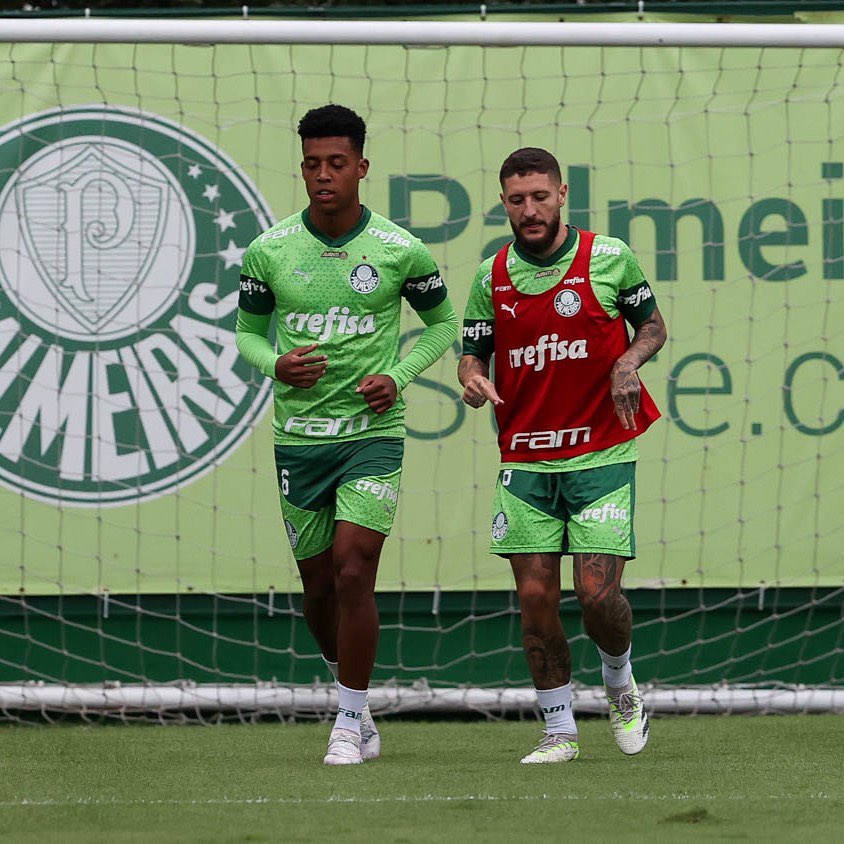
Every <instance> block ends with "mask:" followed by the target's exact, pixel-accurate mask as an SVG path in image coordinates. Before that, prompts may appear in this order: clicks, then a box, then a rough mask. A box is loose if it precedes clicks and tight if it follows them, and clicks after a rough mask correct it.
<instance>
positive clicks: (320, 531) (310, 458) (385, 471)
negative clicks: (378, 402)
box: [275, 437, 404, 560]
mask: <svg viewBox="0 0 844 844" xmlns="http://www.w3.org/2000/svg"><path fill="white" fill-rule="evenodd" d="M403 457H404V440H403V439H401V438H399V437H370V438H369V439H364V440H352V441H351V442H342V443H327V444H324V445H277V446H276V447H275V465H276V473H277V475H278V492H279V499H280V501H281V513H282V516H283V517H284V527H285V528H286V529H287V538H288V539H289V540H290V547H291V548H292V549H293V556H294V557H295V558H296V559H297V560H306V559H307V558H308V557H313V556H315V555H316V554H320V553H322V552H323V551H325V549H326V548H329V547H330V546H331V544H332V543H333V542H334V525H335V522H337V521H345V522H353V523H354V524H356V525H361V526H362V527H365V528H370V529H371V530H375V531H378V532H379V533H383V534H384V535H385V536H387V535H389V533H390V530H391V528H392V527H393V520H394V519H395V515H396V504H397V503H398V497H399V485H400V483H401V466H402V458H403Z"/></svg>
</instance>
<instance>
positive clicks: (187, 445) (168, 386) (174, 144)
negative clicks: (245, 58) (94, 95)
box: [0, 105, 270, 506]
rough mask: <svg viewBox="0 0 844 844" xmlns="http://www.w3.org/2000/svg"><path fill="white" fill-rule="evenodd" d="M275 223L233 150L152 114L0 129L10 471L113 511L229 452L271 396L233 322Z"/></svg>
mask: <svg viewBox="0 0 844 844" xmlns="http://www.w3.org/2000/svg"><path fill="white" fill-rule="evenodd" d="M269 224H270V211H269V209H268V207H267V205H266V203H265V202H264V200H263V198H262V197H261V196H260V194H259V193H258V192H257V190H256V189H255V187H254V186H252V184H251V183H250V181H249V180H248V178H247V177H246V176H245V175H244V174H243V173H241V172H240V170H239V168H238V167H237V165H236V164H235V163H234V162H233V161H232V160H231V159H229V158H228V157H227V156H225V155H223V154H222V153H221V152H220V151H219V150H217V149H216V148H215V147H214V146H213V145H212V144H210V143H208V142H207V141H206V140H204V139H203V138H202V137H201V136H199V135H197V134H196V133H195V132H193V131H191V130H189V129H187V128H185V127H184V126H180V125H177V124H175V123H172V122H170V121H168V120H165V119H163V118H161V117H158V116H156V115H153V114H149V113H144V112H139V111H134V110H131V109H118V108H111V107H109V106H102V105H94V106H90V107H86V106H80V107H74V108H67V109H53V110H50V111H46V112H41V113H39V114H33V115H29V116H27V117H25V118H23V119H21V120H18V121H16V122H14V123H12V124H9V125H7V126H5V127H3V128H2V129H0V483H2V484H4V485H5V486H7V487H10V488H12V489H14V490H16V491H20V492H22V493H24V494H25V495H27V496H30V497H33V498H36V499H40V500H45V501H51V502H61V503H62V504H69V505H78V506H94V505H96V506H107V505H119V504H125V503H129V502H135V501H138V500H143V499H146V498H151V497H156V496H159V495H162V494H164V493H166V492H168V491H172V490H173V489H176V488H178V487H179V486H181V485H184V484H185V483H187V482H189V481H192V480H194V479H196V478H197V477H199V476H200V475H202V474H204V473H205V472H207V471H209V470H210V469H212V468H213V467H215V466H217V465H219V464H220V462H221V461H223V460H224V459H225V457H226V455H227V454H228V453H229V452H230V451H231V450H232V449H233V448H234V447H235V446H236V445H237V444H238V443H239V442H240V441H241V440H242V438H243V436H244V434H245V433H246V432H247V431H248V430H249V429H250V428H251V427H252V426H253V424H254V422H255V420H256V418H257V416H258V415H259V414H260V413H261V412H262V411H263V410H264V409H265V408H266V406H267V401H266V399H267V397H268V394H269V388H270V382H269V381H264V380H263V379H258V378H256V377H255V376H254V375H253V372H252V370H251V368H250V367H249V366H248V364H246V363H245V362H244V361H242V360H240V359H239V357H238V355H237V351H236V348H235V344H234V332H233V327H234V317H235V313H236V310H237V297H238V292H237V291H238V276H239V266H240V262H241V259H242V256H243V253H244V251H245V249H246V246H247V245H248V244H249V242H250V241H251V240H252V239H253V238H254V237H256V236H257V235H258V234H259V233H260V232H261V231H263V230H264V229H266V228H267V227H268V226H269Z"/></svg>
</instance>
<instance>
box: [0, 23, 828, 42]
mask: <svg viewBox="0 0 844 844" xmlns="http://www.w3.org/2000/svg"><path fill="white" fill-rule="evenodd" d="M36 41H37V42H45V41H53V42H83V43H88V42H107V43H156V42H158V43H182V44H370V45H372V44H394V45H396V44H397V45H405V46H446V45H473V46H487V47H517V46H524V45H525V44H530V45H533V46H537V47H565V46H568V47H625V46H626V47H796V48H809V47H811V48H816V47H844V25H842V24H717V23H715V24H711V23H646V22H642V23H565V22H553V21H550V22H547V23H537V22H500V21H496V22H490V23H487V22H478V21H453V22H443V21H267V20H263V21H259V20H210V21H191V20H141V19H120V20H100V19H92V18H85V19H73V20H32V21H28V20H10V21H4V22H3V24H2V26H0V42H36Z"/></svg>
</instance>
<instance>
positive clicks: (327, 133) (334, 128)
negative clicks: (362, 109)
mask: <svg viewBox="0 0 844 844" xmlns="http://www.w3.org/2000/svg"><path fill="white" fill-rule="evenodd" d="M299 137H300V138H301V139H302V140H303V141H306V140H308V139H309V138H348V139H349V141H350V142H351V145H352V147H353V149H355V151H356V152H358V153H360V155H363V144H364V141H365V140H366V123H364V122H363V118H362V117H361V116H360V115H359V114H357V113H356V112H354V111H352V110H351V109H350V108H346V106H341V105H335V104H334V103H330V104H329V105H324V106H320V107H319V108H312V109H311V110H310V111H309V112H308V113H307V114H306V115H305V116H304V117H303V118H302V119H301V120H300V121H299Z"/></svg>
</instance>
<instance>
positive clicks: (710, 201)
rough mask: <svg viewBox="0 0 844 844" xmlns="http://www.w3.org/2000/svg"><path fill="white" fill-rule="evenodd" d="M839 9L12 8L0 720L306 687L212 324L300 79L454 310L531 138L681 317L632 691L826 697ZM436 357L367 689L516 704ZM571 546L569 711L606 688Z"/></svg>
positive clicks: (284, 191) (422, 402)
mask: <svg viewBox="0 0 844 844" xmlns="http://www.w3.org/2000/svg"><path fill="white" fill-rule="evenodd" d="M842 29H844V27H842V26H839V25H836V24H829V25H826V26H814V25H793V26H783V25H765V26H741V25H735V26H710V25H706V24H696V25H691V26H688V25H659V24H637V25H614V24H580V25H571V24H560V23H546V24H537V23H534V24H520V23H499V22H496V23H485V24H468V23H449V24H443V25H439V24H433V23H429V24H423V23H401V24H399V23H385V22H370V23H366V24H359V23H357V24H356V23H345V24H332V23H329V22H324V21H321V22H319V23H316V24H306V23H301V22H286V23H274V22H266V21H264V22H259V21H236V22H235V21H198V22H195V23H190V22H184V21H170V22H154V21H143V22H135V21H99V22H98V21H93V20H91V21H35V22H22V21H6V22H4V29H3V31H0V38H2V39H3V43H0V75H2V78H3V79H4V80H5V82H4V85H3V86H2V88H0V123H2V129H0V548H2V562H3V565H2V568H0V710H1V711H2V712H3V713H4V714H5V716H6V717H10V718H18V717H24V715H25V713H26V711H27V710H36V711H40V712H42V713H44V714H45V715H46V716H49V717H52V716H53V715H55V714H56V713H60V712H63V711H74V712H82V713H95V714H98V715H99V714H102V713H105V714H108V715H114V716H115V717H122V718H132V717H140V718H171V717H173V718H186V717H190V718H209V717H229V716H231V717H241V718H246V717H252V716H255V715H260V714H264V713H277V714H279V715H281V716H283V717H288V716H290V715H305V714H312V715H314V714H315V715H321V714H324V713H325V712H326V711H328V709H329V708H330V707H331V705H332V703H333V687H332V686H331V685H330V683H329V675H328V674H327V672H326V670H325V666H324V665H323V662H322V660H321V658H320V655H319V652H318V650H317V648H316V645H315V644H314V642H313V640H312V638H311V637H310V635H309V633H308V631H307V629H306V626H305V624H304V621H303V618H302V612H301V585H300V581H299V579H298V576H297V573H296V567H295V565H294V562H293V558H292V556H291V553H290V550H289V547H288V545H287V540H286V536H285V533H284V529H283V525H282V522H281V519H280V516H279V512H278V498H277V488H276V478H275V471H274V464H273V459H272V442H271V430H270V413H271V411H270V400H269V396H270V384H269V382H268V381H267V380H266V379H263V378H262V377H261V376H259V375H257V374H256V373H255V372H253V371H251V370H250V368H249V367H248V366H247V365H246V364H245V363H244V362H243V361H241V360H240V359H239V358H238V356H237V353H236V350H235V346H234V333H233V331H234V318H235V312H236V307H237V286H238V284H237V283H238V274H239V269H240V262H241V259H242V256H243V252H244V250H245V248H246V246H247V244H248V243H249V242H250V241H251V240H252V239H253V238H254V237H255V236H256V235H257V234H258V233H260V232H261V231H262V230H263V229H265V228H266V227H268V226H269V225H270V224H271V223H272V222H274V221H275V220H276V219H279V218H281V217H283V216H286V215H287V214H289V213H291V212H292V211H294V210H296V209H299V208H302V207H304V206H305V205H306V196H305V192H304V189H303V186H302V183H301V178H300V175H299V161H300V155H301V150H300V147H299V141H298V138H297V135H296V131H295V130H296V125H297V122H298V120H299V118H300V117H301V116H302V115H303V114H304V112H305V111H306V110H308V109H309V108H311V107H314V106H318V105H321V104H324V103H326V102H339V103H343V104H346V105H349V106H351V107H353V108H354V109H356V110H357V111H358V112H359V113H360V114H361V115H362V116H363V117H364V118H365V120H366V121H367V124H368V127H369V138H368V142H367V143H368V147H367V154H368V157H369V158H370V160H371V162H372V166H371V169H370V173H369V176H368V178H367V179H366V180H365V182H364V183H363V191H364V201H365V203H366V204H367V205H368V206H370V207H372V208H373V209H376V210H378V211H379V212H381V213H384V214H385V215H387V216H389V217H391V218H392V219H394V220H396V221H397V222H399V223H401V224H402V225H404V226H406V227H407V228H409V229H410V230H411V231H412V232H413V233H415V234H417V235H418V236H420V237H421V238H422V239H423V240H424V241H425V242H426V243H427V244H428V245H429V247H430V248H431V250H432V252H433V254H434V255H435V257H436V259H437V261H438V263H439V266H440V268H441V270H442V272H443V275H444V277H445V279H446V282H447V284H448V287H449V291H450V294H451V296H452V299H453V301H454V303H455V306H456V307H457V309H458V311H459V312H461V313H462V309H463V306H464V304H465V301H466V296H467V294H468V290H469V285H470V282H471V279H472V277H473V274H474V271H475V269H476V267H477V264H478V262H479V260H480V259H481V258H482V257H485V256H487V255H489V254H491V252H492V250H494V249H495V248H496V247H497V246H498V245H500V244H502V243H503V242H505V241H506V240H507V239H508V238H509V236H510V231H509V227H508V225H507V220H506V216H505V215H504V213H503V211H502V209H501V206H500V203H499V199H498V193H499V186H498V184H497V172H498V168H499V166H500V163H501V161H502V160H503V159H504V157H505V156H506V155H507V154H508V153H509V152H511V151H512V150H514V149H516V148H518V147H521V146H542V147H546V148H547V149H549V150H552V151H554V152H555V153H556V154H557V155H558V157H559V159H560V160H561V162H562V163H563V165H564V177H565V179H566V181H567V182H568V184H569V203H568V209H567V211H568V221H569V222H571V223H573V224H575V225H577V226H580V227H583V228H589V229H593V230H596V231H600V232H604V233H608V234H611V235H613V236H616V237H620V238H622V239H624V240H626V241H628V242H629V243H630V244H631V246H632V247H633V249H634V251H635V253H636V254H637V256H638V257H639V259H640V262H641V264H642V266H643V268H644V269H645V273H646V276H647V277H648V279H649V280H650V282H651V285H652V287H653V289H654V291H655V294H656V296H657V300H658V302H659V305H660V308H661V310H662V313H663V314H664V316H665V319H666V322H667V325H668V328H669V341H668V343H667V345H666V347H665V348H664V349H663V350H662V351H661V352H660V353H659V355H658V356H657V357H656V358H655V359H654V360H653V361H651V362H649V363H648V364H647V366H646V367H645V369H644V372H643V378H644V380H645V382H646V383H647V384H648V386H649V389H650V391H651V392H652V394H653V395H654V397H655V398H656V400H657V403H658V404H659V406H660V408H661V410H662V412H663V416H664V418H663V419H662V420H661V421H660V422H659V423H658V424H657V425H655V426H654V427H653V428H652V429H651V431H649V432H648V434H647V435H646V436H644V437H643V438H642V440H641V453H642V458H641V461H640V464H639V470H638V484H637V487H638V493H637V500H636V518H637V540H638V543H637V544H638V558H637V559H636V560H635V562H631V563H630V564H629V565H628V567H627V571H626V575H625V587H626V590H627V595H628V597H629V599H630V601H631V604H632V606H633V611H634V635H633V661H634V666H635V670H636V674H637V679H638V680H639V683H640V685H642V686H644V687H645V688H647V689H648V699H649V704H650V706H651V708H652V709H654V710H656V711H666V712H673V711H691V712H699V711H745V710H756V711H780V710H790V711H805V710H814V709H825V710H830V709H838V710H841V709H842V708H844V701H842V692H841V688H840V684H841V678H842V644H843V643H842V635H844V634H842V631H844V625H842V609H841V608H842V603H843V602H842V598H844V588H842V584H843V583H844V563H842V560H844V557H842V553H841V547H842V544H844V520H842V519H841V517H840V513H839V511H840V509H841V501H842V477H844V449H842V447H841V444H842V425H843V424H844V410H842V407H844V403H842V402H844V386H842V385H844V343H843V342H842V340H844V330H843V329H842V326H843V325H844V311H842V307H844V295H842V291H844V141H842V139H844V107H842V106H844V103H842V98H844V75H843V74H842V55H844V53H842V47H844V35H842ZM405 317H406V321H405V328H404V332H405V333H404V335H403V338H402V343H403V348H405V349H406V348H407V345H408V344H409V343H411V342H412V340H413V338H414V337H415V336H416V334H417V333H418V332H419V330H420V324H419V322H418V319H416V317H415V316H414V315H413V314H412V312H410V311H408V313H407V314H406V315H405ZM458 356H459V348H458V347H457V346H456V345H455V347H454V349H453V350H452V351H451V352H450V353H448V354H446V356H445V358H444V359H443V360H442V361H441V362H440V363H438V364H437V365H435V366H434V367H433V368H432V369H430V370H429V371H427V372H425V373H424V374H423V376H422V377H420V378H419V379H418V380H417V381H416V382H415V383H414V384H413V385H412V386H410V387H409V388H408V389H407V391H406V393H405V398H406V400H407V404H408V419H407V422H408V443H407V450H406V455H407V457H406V463H405V471H404V477H403V490H402V495H401V499H400V507H399V515H398V519H397V523H396V526H395V530H394V534H393V536H392V537H391V538H390V539H389V540H388V542H387V544H386V546H385V551H384V554H383V559H382V563H381V567H380V571H379V579H378V590H379V593H378V601H379V608H380V612H381V620H382V635H381V640H380V644H379V650H378V656H377V664H376V669H375V674H374V677H373V689H372V702H373V709H374V710H375V711H376V712H377V711H382V712H384V711H390V712H394V711H428V712H432V711H439V710H454V709H465V710H477V711H482V712H485V713H487V714H497V713H506V712H513V711H519V712H521V711H524V712H529V711H531V710H532V709H533V706H534V702H533V695H532V692H531V689H530V678H529V674H528V672H527V668H526V665H525V661H524V658H523V656H522V653H521V643H520V634H519V615H518V606H517V602H516V600H515V597H514V594H513V591H512V582H511V576H510V573H509V568H508V566H507V563H506V561H504V560H502V559H499V558H497V557H494V556H492V555H490V554H489V553H488V541H489V533H490V519H491V511H490V507H491V496H492V488H493V483H494V479H495V475H496V470H497V450H496V445H495V437H494V430H493V425H492V418H491V415H490V414H489V413H488V412H486V411H484V412H479V413H469V412H467V411H466V409H465V408H464V407H463V405H462V404H461V402H460V401H459V389H458V385H457V381H456V374H455V371H456V363H457V358H458ZM563 566H564V569H563V572H564V576H563V584H564V592H563V601H562V616H563V621H564V624H565V626H566V629H567V631H568V633H569V635H570V638H571V642H572V648H573V657H574V680H575V682H576V684H577V687H576V696H575V705H576V707H577V708H579V709H580V711H598V710H600V709H601V707H602V706H603V703H602V700H601V694H600V688H599V685H600V665H599V660H598V656H597V653H596V651H595V649H594V646H592V644H591V643H590V642H589V640H588V639H587V637H586V636H585V634H584V633H583V631H582V628H581V626H580V618H579V612H578V609H577V603H576V601H575V599H574V597H573V593H572V591H571V588H570V587H571V584H570V577H569V576H568V572H569V571H570V568H569V562H568V560H564V561H563Z"/></svg>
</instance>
